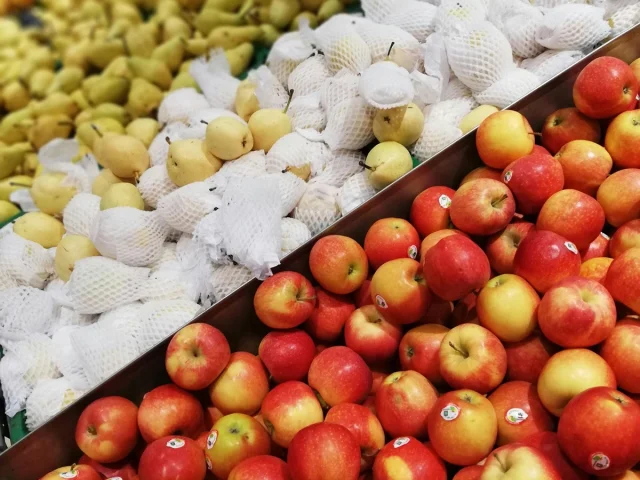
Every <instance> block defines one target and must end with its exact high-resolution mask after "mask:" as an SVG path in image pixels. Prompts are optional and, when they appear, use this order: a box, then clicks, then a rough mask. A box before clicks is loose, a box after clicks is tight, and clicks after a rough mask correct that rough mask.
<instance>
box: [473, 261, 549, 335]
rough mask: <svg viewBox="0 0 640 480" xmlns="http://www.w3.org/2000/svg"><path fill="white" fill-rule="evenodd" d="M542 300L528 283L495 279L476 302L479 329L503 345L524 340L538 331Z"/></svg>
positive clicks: (513, 278) (502, 277) (508, 277)
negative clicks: (484, 330) (539, 305)
mask: <svg viewBox="0 0 640 480" xmlns="http://www.w3.org/2000/svg"><path fill="white" fill-rule="evenodd" d="M539 303H540V297H539V296H538V294H537V293H536V291H535V290H534V289H533V287H532V286H531V285H529V284H528V283H527V281H526V280H525V279H524V278H522V277H519V276H517V275H513V274H509V273H507V274H504V275H498V276H497V277H493V278H492V279H491V280H489V281H488V282H487V284H486V285H485V286H484V288H483V289H482V290H480V294H479V295H478V298H477V301H476V311H477V313H478V319H479V320H480V325H482V326H483V327H485V328H487V329H489V330H490V331H491V332H492V333H493V334H494V335H496V336H497V337H498V338H499V339H500V340H502V341H504V342H519V341H520V340H524V339H525V338H527V337H528V336H529V335H531V332H533V330H534V329H535V328H536V325H537V320H536V311H537V309H538V304H539Z"/></svg>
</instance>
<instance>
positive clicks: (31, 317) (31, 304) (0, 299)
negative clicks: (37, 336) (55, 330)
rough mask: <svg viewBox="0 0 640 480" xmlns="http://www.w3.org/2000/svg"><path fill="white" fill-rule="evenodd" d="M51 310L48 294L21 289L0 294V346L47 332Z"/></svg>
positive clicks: (27, 287) (8, 290) (51, 318)
mask: <svg viewBox="0 0 640 480" xmlns="http://www.w3.org/2000/svg"><path fill="white" fill-rule="evenodd" d="M55 310H56V305H55V303H54V301H53V298H52V296H51V294H49V293H48V292H45V291H42V290H39V289H37V288H33V287H29V286H22V287H14V288H9V289H7V290H2V291H0V344H2V345H8V344H9V343H11V342H14V341H19V340H26V339H28V338H29V337H30V336H31V335H32V334H34V333H43V334H44V333H47V332H48V331H49V329H50V327H51V322H52V320H53V317H54V315H55Z"/></svg>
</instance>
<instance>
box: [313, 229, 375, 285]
mask: <svg viewBox="0 0 640 480" xmlns="http://www.w3.org/2000/svg"><path fill="white" fill-rule="evenodd" d="M309 268H310V269H311V274H312V275H313V277H314V278H315V279H316V280H317V281H318V283H319V284H320V286H321V287H322V288H324V289H325V290H328V291H330V292H331V293H337V294H338V295H346V294H347V293H351V292H355V291H356V290H358V288H360V286H361V285H362V283H363V282H364V281H365V280H366V279H367V275H368V273H369V260H368V259H367V254H366V253H365V251H364V249H363V248H362V247H361V246H360V245H359V244H358V242H356V241H355V240H353V239H352V238H349V237H345V236H342V235H329V236H326V237H323V238H321V239H320V240H318V241H317V242H316V243H315V245H314V246H313V248H312V249H311V253H309Z"/></svg>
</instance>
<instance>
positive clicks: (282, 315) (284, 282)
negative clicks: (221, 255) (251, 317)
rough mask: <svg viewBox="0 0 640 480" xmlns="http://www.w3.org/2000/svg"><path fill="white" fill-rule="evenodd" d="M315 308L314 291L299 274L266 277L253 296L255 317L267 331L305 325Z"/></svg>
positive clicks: (309, 283)
mask: <svg viewBox="0 0 640 480" xmlns="http://www.w3.org/2000/svg"><path fill="white" fill-rule="evenodd" d="M315 305H316V291H315V289H314V288H313V285H311V282H309V280H307V279H306V278H305V277H304V276H303V275H300V274H299V273H297V272H280V273H276V274H275V275H274V276H273V277H269V278H267V279H266V280H265V281H264V282H262V284H261V285H260V286H259V287H258V290H257V291H256V294H255V296H254V297H253V306H254V308H255V310H256V315H257V316H258V318H259V319H260V321H261V322H262V323H264V324H265V325H266V326H268V327H271V328H282V329H284V328H294V327H297V326H298V325H300V324H302V323H304V322H305V320H306V319H307V318H309V316H310V315H311V312H312V311H313V308H314V307H315Z"/></svg>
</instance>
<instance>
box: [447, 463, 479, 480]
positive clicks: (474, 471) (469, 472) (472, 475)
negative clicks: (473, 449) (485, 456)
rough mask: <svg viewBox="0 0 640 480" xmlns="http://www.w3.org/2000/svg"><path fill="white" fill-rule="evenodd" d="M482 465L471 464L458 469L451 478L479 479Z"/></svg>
mask: <svg viewBox="0 0 640 480" xmlns="http://www.w3.org/2000/svg"><path fill="white" fill-rule="evenodd" d="M483 470H484V465H471V466H469V467H464V468H462V469H460V470H458V473H456V474H455V475H454V476H453V479H452V480H480V479H481V477H482V471H483Z"/></svg>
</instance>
